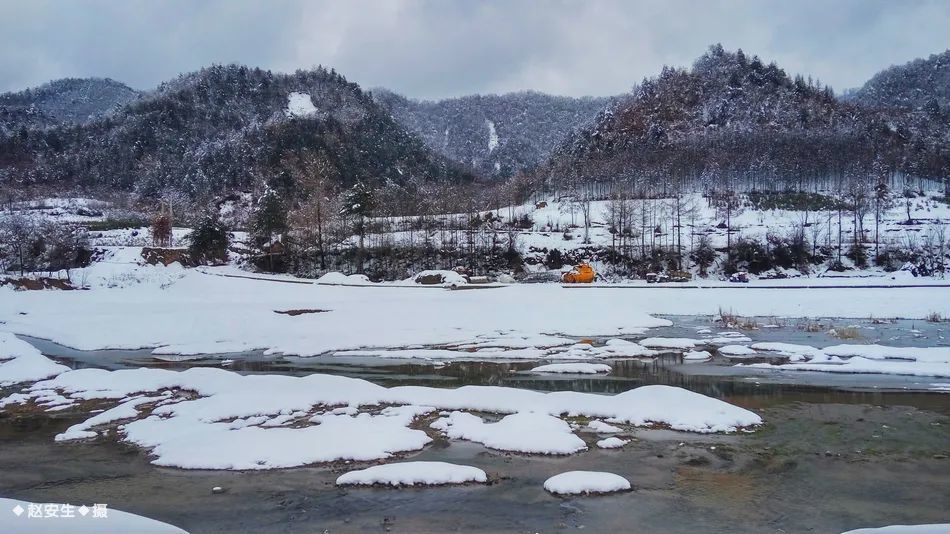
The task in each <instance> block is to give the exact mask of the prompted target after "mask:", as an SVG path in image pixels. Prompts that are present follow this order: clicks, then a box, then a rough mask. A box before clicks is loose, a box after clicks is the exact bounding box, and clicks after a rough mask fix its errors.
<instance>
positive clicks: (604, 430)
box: [587, 419, 623, 434]
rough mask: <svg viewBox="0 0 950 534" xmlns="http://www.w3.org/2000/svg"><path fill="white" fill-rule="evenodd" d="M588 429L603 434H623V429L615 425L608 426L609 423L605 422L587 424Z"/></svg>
mask: <svg viewBox="0 0 950 534" xmlns="http://www.w3.org/2000/svg"><path fill="white" fill-rule="evenodd" d="M587 428H589V429H591V430H593V431H594V432H599V433H601V434H612V433H614V432H623V429H622V428H618V427H615V426H614V425H608V424H607V423H605V422H603V421H598V420H596V419H594V420H593V421H591V422H589V423H587Z"/></svg>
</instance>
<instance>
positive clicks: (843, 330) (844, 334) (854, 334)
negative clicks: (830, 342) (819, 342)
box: [828, 326, 861, 339]
mask: <svg viewBox="0 0 950 534" xmlns="http://www.w3.org/2000/svg"><path fill="white" fill-rule="evenodd" d="M828 334H829V335H831V336H833V337H836V338H838V339H860V338H861V332H860V331H859V330H858V329H857V328H854V327H851V326H841V327H838V328H832V329H831V330H829V331H828Z"/></svg>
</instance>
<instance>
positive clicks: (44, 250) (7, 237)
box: [0, 213, 92, 279]
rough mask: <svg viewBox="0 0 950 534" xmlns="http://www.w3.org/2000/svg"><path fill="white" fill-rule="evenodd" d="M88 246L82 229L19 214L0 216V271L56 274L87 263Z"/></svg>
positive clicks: (73, 225)
mask: <svg viewBox="0 0 950 534" xmlns="http://www.w3.org/2000/svg"><path fill="white" fill-rule="evenodd" d="M91 257H92V249H91V247H90V246H89V238H88V235H87V233H86V230H85V228H83V227H82V226H79V225H75V224H63V223H57V222H54V221H50V220H44V221H39V220H37V219H35V218H33V217H31V216H29V215H26V214H22V213H11V214H8V215H5V216H4V217H2V218H0V272H5V271H16V272H19V273H20V275H21V276H22V275H23V274H24V273H27V272H37V271H39V272H47V273H50V274H52V273H56V272H61V271H64V272H65V273H66V277H67V279H68V278H69V275H70V270H71V269H73V268H75V267H84V266H86V265H88V264H89V261H90V259H91Z"/></svg>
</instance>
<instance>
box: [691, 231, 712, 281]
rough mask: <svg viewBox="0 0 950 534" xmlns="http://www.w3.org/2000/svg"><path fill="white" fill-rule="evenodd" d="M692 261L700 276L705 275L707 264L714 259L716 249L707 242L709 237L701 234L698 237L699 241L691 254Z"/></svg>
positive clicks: (710, 263)
mask: <svg viewBox="0 0 950 534" xmlns="http://www.w3.org/2000/svg"><path fill="white" fill-rule="evenodd" d="M692 259H693V262H694V263H696V265H697V266H698V267H699V274H700V276H706V271H707V270H708V269H709V266H710V265H712V264H713V262H714V261H716V249H714V248H713V247H712V244H711V243H710V242H709V237H707V236H705V235H703V236H700V237H699V243H697V245H696V250H694V251H693V254H692Z"/></svg>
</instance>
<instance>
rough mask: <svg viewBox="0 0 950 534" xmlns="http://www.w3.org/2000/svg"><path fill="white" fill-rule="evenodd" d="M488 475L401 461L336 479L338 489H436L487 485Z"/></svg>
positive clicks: (451, 466)
mask: <svg viewBox="0 0 950 534" xmlns="http://www.w3.org/2000/svg"><path fill="white" fill-rule="evenodd" d="M487 481H488V476H487V475H486V474H485V472H484V471H482V470H481V469H479V468H477V467H471V466H468V465H457V464H450V463H447V462H402V463H395V464H385V465H375V466H373V467H368V468H366V469H360V470H359V471H350V472H349V473H346V474H343V475H340V477H339V478H337V479H336V483H337V485H339V486H343V485H361V486H371V485H374V484H381V485H385V486H417V485H423V486H433V485H442V484H465V483H467V482H479V483H483V482H487Z"/></svg>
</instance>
